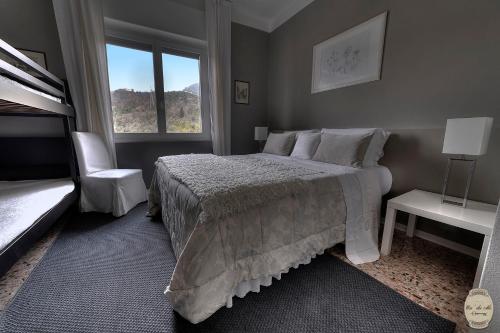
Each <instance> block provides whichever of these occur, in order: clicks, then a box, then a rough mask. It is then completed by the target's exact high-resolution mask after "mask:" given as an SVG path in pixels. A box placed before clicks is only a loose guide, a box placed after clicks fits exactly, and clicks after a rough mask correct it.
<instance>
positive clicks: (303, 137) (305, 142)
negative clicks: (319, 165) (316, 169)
mask: <svg viewBox="0 0 500 333" xmlns="http://www.w3.org/2000/svg"><path fill="white" fill-rule="evenodd" d="M320 141H321V134H320V133H298V134H297V142H295V147H294V148H293V151H292V155H290V156H291V157H294V158H300V159H304V160H310V159H311V158H312V157H313V156H314V153H315V152H316V148H318V145H319V142H320Z"/></svg>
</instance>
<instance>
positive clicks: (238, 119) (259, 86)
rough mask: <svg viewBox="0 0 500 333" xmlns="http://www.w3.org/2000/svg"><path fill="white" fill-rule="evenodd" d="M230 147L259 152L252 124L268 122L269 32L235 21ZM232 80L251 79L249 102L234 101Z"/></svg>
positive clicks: (236, 152)
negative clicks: (237, 102)
mask: <svg viewBox="0 0 500 333" xmlns="http://www.w3.org/2000/svg"><path fill="white" fill-rule="evenodd" d="M231 29H232V31H231V52H232V54H231V64H232V66H231V75H232V79H233V80H232V81H233V82H232V85H233V86H232V108H231V141H232V143H231V150H232V153H233V154H250V153H255V152H257V151H258V145H257V142H256V141H254V127H255V126H266V125H267V56H268V41H269V34H267V33H265V32H262V31H260V30H256V29H253V28H249V27H246V26H243V25H240V24H237V23H233V24H232V25H231ZM234 80H240V81H248V82H250V104H249V105H245V104H236V103H234Z"/></svg>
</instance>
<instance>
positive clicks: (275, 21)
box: [231, 0, 314, 33]
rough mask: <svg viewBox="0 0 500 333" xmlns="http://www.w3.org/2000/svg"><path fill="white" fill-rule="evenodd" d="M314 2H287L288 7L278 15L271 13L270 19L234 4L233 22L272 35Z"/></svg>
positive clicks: (295, 0) (305, 0)
mask: <svg viewBox="0 0 500 333" xmlns="http://www.w3.org/2000/svg"><path fill="white" fill-rule="evenodd" d="M313 1H314V0H290V1H288V2H287V5H286V6H283V8H281V10H280V11H278V12H277V13H270V15H271V16H270V17H263V16H262V15H259V13H258V12H256V11H253V10H252V9H251V8H248V7H247V6H240V5H238V3H237V2H233V6H232V12H231V16H232V21H233V22H236V23H239V24H243V25H246V26H249V27H252V28H255V29H258V30H262V31H265V32H267V33H271V32H272V31H273V30H275V29H276V28H278V27H279V26H281V25H282V24H283V23H285V22H286V21H288V20H289V19H291V18H292V17H293V16H295V14H297V13H298V12H300V11H301V10H302V9H304V8H305V7H306V6H308V5H309V4H311V3H312V2H313Z"/></svg>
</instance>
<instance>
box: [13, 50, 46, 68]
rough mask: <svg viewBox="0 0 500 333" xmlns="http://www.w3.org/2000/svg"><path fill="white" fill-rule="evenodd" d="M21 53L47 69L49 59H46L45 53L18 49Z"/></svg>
mask: <svg viewBox="0 0 500 333" xmlns="http://www.w3.org/2000/svg"><path fill="white" fill-rule="evenodd" d="M17 50H18V51H19V52H21V53H22V54H24V55H25V56H27V57H28V58H30V59H31V60H33V61H34V62H36V63H37V64H39V65H40V66H42V67H43V68H44V69H47V59H46V58H45V52H41V51H33V50H24V49H17Z"/></svg>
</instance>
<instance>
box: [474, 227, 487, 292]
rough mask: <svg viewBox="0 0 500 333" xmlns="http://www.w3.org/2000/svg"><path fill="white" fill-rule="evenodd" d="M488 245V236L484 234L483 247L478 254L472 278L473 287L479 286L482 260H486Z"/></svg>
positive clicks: (482, 265)
mask: <svg viewBox="0 0 500 333" xmlns="http://www.w3.org/2000/svg"><path fill="white" fill-rule="evenodd" d="M489 246H490V236H489V235H484V240H483V247H482V248H481V255H480V256H479V263H478V264H477V269H476V277H475V278H474V288H477V287H478V286H479V283H480V282H481V275H482V274H483V267H484V261H485V260H486V254H487V252H488V247H489Z"/></svg>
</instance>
